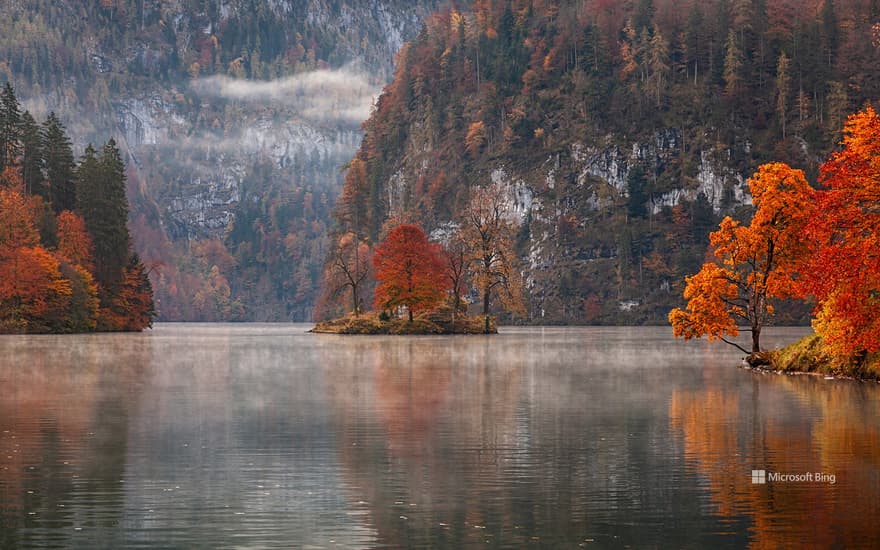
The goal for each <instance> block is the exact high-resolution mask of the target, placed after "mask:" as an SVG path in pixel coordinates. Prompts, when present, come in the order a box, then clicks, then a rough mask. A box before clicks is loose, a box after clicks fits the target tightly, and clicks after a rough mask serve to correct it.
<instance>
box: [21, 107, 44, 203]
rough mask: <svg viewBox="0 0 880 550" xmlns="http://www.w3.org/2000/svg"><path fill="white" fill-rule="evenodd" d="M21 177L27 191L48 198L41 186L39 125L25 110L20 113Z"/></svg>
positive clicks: (41, 166)
mask: <svg viewBox="0 0 880 550" xmlns="http://www.w3.org/2000/svg"><path fill="white" fill-rule="evenodd" d="M20 135H21V154H22V160H21V177H22V179H23V180H24V185H25V189H27V192H28V193H32V194H38V195H40V196H42V197H43V198H44V199H48V198H49V197H47V196H46V195H47V194H46V192H45V191H46V189H45V187H44V186H43V155H42V147H41V142H40V127H39V126H37V121H35V120H34V117H32V116H31V114H30V113H29V112H27V111H25V112H24V113H23V114H22V115H21V127H20Z"/></svg>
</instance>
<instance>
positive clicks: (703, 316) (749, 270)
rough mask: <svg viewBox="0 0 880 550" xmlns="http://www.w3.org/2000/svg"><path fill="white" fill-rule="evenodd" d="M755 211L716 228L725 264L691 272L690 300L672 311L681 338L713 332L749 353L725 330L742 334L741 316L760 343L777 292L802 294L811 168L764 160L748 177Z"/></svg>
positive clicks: (754, 345) (716, 244)
mask: <svg viewBox="0 0 880 550" xmlns="http://www.w3.org/2000/svg"><path fill="white" fill-rule="evenodd" d="M749 190H750V191H751V194H752V199H753V201H754V204H755V214H754V216H753V218H752V221H751V223H750V224H749V225H742V224H740V223H739V222H737V221H736V220H733V219H732V218H730V217H729V216H728V217H725V218H724V220H722V221H721V224H720V226H719V228H718V230H717V231H715V232H714V233H712V234H711V235H710V240H711V243H712V245H713V247H714V254H715V257H716V258H718V260H719V263H706V264H704V265H703V268H702V269H701V270H700V272H699V273H697V274H696V275H694V276H692V277H687V278H686V282H687V285H686V287H685V291H684V297H685V298H686V299H687V300H688V304H687V307H686V308H685V309H684V310H682V309H679V308H676V309H674V310H672V312H670V314H669V322H670V323H671V324H672V328H673V332H674V334H675V336H676V337H682V338H684V339H685V340H688V339H691V338H699V337H701V336H708V338H709V339H710V340H722V341H724V342H726V343H728V344H731V345H733V346H736V347H737V348H739V349H740V350H742V351H744V352H745V353H749V351H748V350H746V349H744V348H742V347H741V346H739V345H738V344H737V343H735V342H733V341H731V340H728V339H726V338H725V336H732V337H735V336H737V335H738V334H739V330H740V329H739V326H738V323H739V322H744V323H745V324H746V325H747V326H748V329H747V330H749V331H750V332H751V333H752V350H751V353H756V352H759V351H760V350H761V345H760V337H761V329H762V328H763V326H764V325H765V323H766V321H767V319H768V317H769V316H770V315H772V314H773V306H772V305H771V304H770V303H769V299H770V298H790V297H792V296H795V295H796V294H797V291H796V288H795V280H796V277H797V273H798V269H799V268H800V267H801V266H802V262H803V258H804V257H805V256H806V255H807V253H808V248H807V243H806V242H805V241H804V239H803V230H804V227H805V226H806V224H807V223H808V221H809V220H810V218H811V216H812V206H811V205H812V197H813V195H814V191H813V189H812V188H811V187H810V185H809V184H808V183H807V180H806V179H805V178H804V173H803V172H802V171H800V170H794V169H792V168H790V167H789V166H787V165H785V164H782V163H771V164H765V165H763V166H761V167H760V168H759V169H758V172H757V173H755V175H754V176H752V178H751V179H749Z"/></svg>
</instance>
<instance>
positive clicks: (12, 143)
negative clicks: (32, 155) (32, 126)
mask: <svg viewBox="0 0 880 550" xmlns="http://www.w3.org/2000/svg"><path fill="white" fill-rule="evenodd" d="M20 126H21V107H20V106H19V104H18V99H17V98H16V97H15V90H13V88H12V84H10V83H9V82H7V83H6V86H4V87H3V91H2V92H0V173H2V172H3V170H5V169H6V167H7V166H10V165H12V164H14V163H15V159H16V157H17V156H18V151H19V143H18V140H19V130H20Z"/></svg>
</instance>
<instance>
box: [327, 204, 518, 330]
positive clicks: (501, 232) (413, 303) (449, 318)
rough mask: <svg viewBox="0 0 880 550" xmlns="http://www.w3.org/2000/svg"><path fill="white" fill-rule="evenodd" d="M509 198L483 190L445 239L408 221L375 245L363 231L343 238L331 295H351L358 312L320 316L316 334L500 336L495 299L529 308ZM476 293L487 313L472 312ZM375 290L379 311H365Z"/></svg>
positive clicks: (330, 275) (330, 278) (334, 258)
mask: <svg viewBox="0 0 880 550" xmlns="http://www.w3.org/2000/svg"><path fill="white" fill-rule="evenodd" d="M503 200H504V199H503V194H502V193H500V192H499V191H498V190H497V189H486V190H480V191H478V192H476V194H475V197H474V200H473V201H472V202H471V204H470V205H469V207H468V212H469V216H468V218H467V222H466V223H463V224H462V226H461V227H459V228H458V230H457V231H452V232H450V234H449V235H446V239H445V241H446V242H445V243H443V244H441V243H437V242H431V241H430V240H429V239H428V236H427V235H426V234H425V232H424V230H422V228H421V227H420V226H418V225H416V224H407V223H404V224H400V225H398V226H396V227H394V228H393V229H391V230H390V231H389V232H388V234H387V235H386V236H385V238H384V239H383V240H382V241H381V242H380V243H379V244H378V245H377V246H375V248H372V247H370V246H369V245H368V243H367V242H365V240H364V239H363V238H361V237H360V236H359V235H358V234H357V233H355V232H346V233H342V234H340V235H339V236H337V237H336V239H335V240H336V241H337V245H336V247H335V250H334V251H333V252H332V253H331V258H330V262H329V263H328V266H327V271H326V275H325V280H326V281H327V282H328V284H327V285H326V291H327V292H328V294H327V295H326V297H325V299H324V300H325V301H326V302H333V301H334V300H336V301H338V300H339V299H340V298H341V297H343V296H344V297H345V298H347V300H348V306H349V307H350V308H351V309H350V310H349V311H350V312H349V313H348V314H347V315H344V316H341V317H338V318H335V319H332V320H324V321H319V322H318V324H317V325H316V326H315V328H313V329H312V330H311V331H310V332H313V333H324V334H394V335H419V334H497V333H498V328H497V326H496V322H495V319H494V317H493V316H492V315H490V305H491V303H492V299H493V296H496V297H498V298H500V299H499V302H500V305H501V306H502V307H503V308H504V309H506V310H508V311H512V312H523V311H524V307H523V298H522V281H521V280H520V278H521V274H519V273H518V272H517V270H516V269H515V266H514V264H513V263H512V262H511V261H510V260H511V258H513V257H514V254H513V252H512V250H511V243H512V240H513V234H514V228H513V226H512V224H511V223H510V221H509V220H507V219H506V218H505V217H504V214H503V212H504V211H505V209H504V208H502V204H501V201H503ZM373 282H374V283H375V288H374V290H372V291H370V290H369V289H368V288H367V287H368V286H369V285H370V283H373ZM474 290H476V292H477V293H478V295H479V297H480V301H481V302H482V310H481V313H480V314H479V315H468V300H467V295H469V294H470V293H471V292H472V291H474ZM349 292H350V294H349ZM367 293H372V294H373V296H374V298H373V307H374V310H375V311H372V312H365V311H364V307H363V304H364V300H363V299H362V297H361V296H362V294H367ZM337 315H338V310H337Z"/></svg>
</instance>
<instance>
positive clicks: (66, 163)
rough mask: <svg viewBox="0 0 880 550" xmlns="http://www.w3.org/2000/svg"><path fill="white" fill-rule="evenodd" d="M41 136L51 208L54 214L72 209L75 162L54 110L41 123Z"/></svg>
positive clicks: (69, 144) (68, 140) (74, 201)
mask: <svg viewBox="0 0 880 550" xmlns="http://www.w3.org/2000/svg"><path fill="white" fill-rule="evenodd" d="M41 137H42V142H43V145H42V148H43V159H44V163H45V168H46V179H47V181H48V183H49V200H50V201H51V203H52V208H53V209H54V210H55V213H56V214H57V213H59V212H61V211H63V210H73V209H75V208H76V192H75V190H74V181H75V180H76V162H75V161H74V158H73V147H72V146H71V143H70V138H68V137H67V134H66V132H65V130H64V125H63V124H61V121H60V120H58V117H57V116H55V113H54V112H53V113H49V117H48V118H46V122H44V123H43V128H42V131H41Z"/></svg>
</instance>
